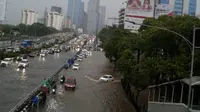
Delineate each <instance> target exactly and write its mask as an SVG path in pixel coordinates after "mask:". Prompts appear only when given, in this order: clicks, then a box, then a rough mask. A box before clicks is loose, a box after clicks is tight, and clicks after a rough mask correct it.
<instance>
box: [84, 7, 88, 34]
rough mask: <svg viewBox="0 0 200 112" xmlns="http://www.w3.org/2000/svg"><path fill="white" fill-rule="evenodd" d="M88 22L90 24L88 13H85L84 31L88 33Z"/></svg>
mask: <svg viewBox="0 0 200 112" xmlns="http://www.w3.org/2000/svg"><path fill="white" fill-rule="evenodd" d="M87 22H88V15H87V12H85V11H84V17H83V31H84V32H87Z"/></svg>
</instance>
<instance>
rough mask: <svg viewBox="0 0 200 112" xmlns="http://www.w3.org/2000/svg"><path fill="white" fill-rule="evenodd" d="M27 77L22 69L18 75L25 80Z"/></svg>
mask: <svg viewBox="0 0 200 112" xmlns="http://www.w3.org/2000/svg"><path fill="white" fill-rule="evenodd" d="M26 79H27V75H26V69H25V68H24V69H22V72H21V75H20V80H23V81H24V80H26Z"/></svg>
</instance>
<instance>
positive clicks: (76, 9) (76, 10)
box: [67, 0, 84, 27]
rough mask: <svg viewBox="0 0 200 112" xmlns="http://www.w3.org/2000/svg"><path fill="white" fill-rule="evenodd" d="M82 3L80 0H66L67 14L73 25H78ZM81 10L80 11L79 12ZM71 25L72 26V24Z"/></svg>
mask: <svg viewBox="0 0 200 112" xmlns="http://www.w3.org/2000/svg"><path fill="white" fill-rule="evenodd" d="M83 8H84V3H83V2H81V0H68V9H67V16H69V17H70V18H71V20H72V23H73V25H75V26H76V27H79V26H80V18H79V17H80V14H81V13H83V11H82V10H80V9H83ZM80 11H81V12H80ZM73 25H72V26H73Z"/></svg>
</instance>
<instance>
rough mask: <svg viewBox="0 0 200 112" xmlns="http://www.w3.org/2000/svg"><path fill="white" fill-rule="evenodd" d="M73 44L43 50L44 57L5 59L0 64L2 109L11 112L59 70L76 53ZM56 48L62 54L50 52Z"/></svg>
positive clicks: (0, 104)
mask: <svg viewBox="0 0 200 112" xmlns="http://www.w3.org/2000/svg"><path fill="white" fill-rule="evenodd" d="M73 44H75V43H74V42H73V40H72V42H71V41H70V43H65V44H63V45H55V46H53V47H52V48H49V49H42V50H41V51H40V54H42V53H43V51H46V52H45V56H44V57H43V56H40V55H36V54H35V53H32V54H33V56H28V55H22V56H20V57H18V60H16V61H14V60H13V58H5V59H3V60H2V61H1V63H0V65H1V67H0V71H1V72H0V75H1V79H0V89H1V90H3V91H2V92H1V93H0V95H1V96H2V98H1V101H0V109H1V110H5V112H7V111H9V110H10V109H11V108H12V107H14V106H15V105H16V104H17V103H18V102H19V101H20V100H21V99H22V98H23V97H25V96H26V95H27V94H28V93H29V92H31V91H32V90H33V89H34V88H35V87H37V86H38V84H39V83H41V82H42V80H43V79H44V78H45V77H49V76H50V75H52V74H53V73H54V72H55V71H56V70H58V69H59V68H60V67H61V66H62V65H63V63H64V61H65V60H67V59H68V58H70V57H72V56H73V55H74V54H75V53H76V51H74V50H73V49H70V48H71V46H72V45H73ZM55 48H57V49H60V51H61V52H55V53H52V52H51V51H50V49H55ZM52 51H53V50H52ZM53 52H54V51H53Z"/></svg>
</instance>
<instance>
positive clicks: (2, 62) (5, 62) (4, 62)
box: [1, 58, 13, 66]
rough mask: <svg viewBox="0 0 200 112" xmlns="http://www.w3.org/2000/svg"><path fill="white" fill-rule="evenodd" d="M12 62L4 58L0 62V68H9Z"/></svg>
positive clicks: (11, 59) (10, 59)
mask: <svg viewBox="0 0 200 112" xmlns="http://www.w3.org/2000/svg"><path fill="white" fill-rule="evenodd" d="M12 62H13V58H4V60H2V61H1V66H9V65H11V64H12Z"/></svg>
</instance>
